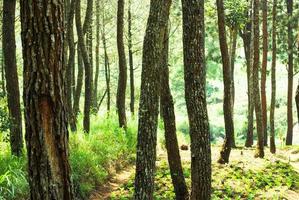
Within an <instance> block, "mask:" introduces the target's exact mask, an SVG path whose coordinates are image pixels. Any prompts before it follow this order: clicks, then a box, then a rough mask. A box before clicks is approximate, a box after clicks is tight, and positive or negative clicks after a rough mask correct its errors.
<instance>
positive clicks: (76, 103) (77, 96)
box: [73, 45, 84, 123]
mask: <svg viewBox="0 0 299 200" xmlns="http://www.w3.org/2000/svg"><path fill="white" fill-rule="evenodd" d="M77 56H78V57H77V59H78V75H77V86H76V93H75V96H74V106H73V108H74V109H73V112H74V115H75V123H77V116H78V114H79V112H80V108H79V106H80V97H81V92H82V87H83V73H84V70H83V61H82V56H81V52H80V47H79V45H77Z"/></svg>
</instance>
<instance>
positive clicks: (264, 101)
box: [261, 0, 268, 146]
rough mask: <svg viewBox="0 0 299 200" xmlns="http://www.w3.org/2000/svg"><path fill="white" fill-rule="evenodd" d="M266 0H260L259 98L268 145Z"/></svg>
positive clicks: (265, 138) (265, 142) (265, 139)
mask: <svg viewBox="0 0 299 200" xmlns="http://www.w3.org/2000/svg"><path fill="white" fill-rule="evenodd" d="M267 6H268V5H267V0H262V7H263V8H262V10H263V61H262V75H261V98H262V122H263V134H264V145H265V146H267V145H268V133H267V96H266V80H267V55H268V30H267V26H268V22H267V12H268V8H267Z"/></svg>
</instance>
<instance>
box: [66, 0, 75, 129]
mask: <svg viewBox="0 0 299 200" xmlns="http://www.w3.org/2000/svg"><path fill="white" fill-rule="evenodd" d="M75 3H76V2H75V0H71V2H70V7H69V12H68V18H67V40H68V47H69V59H68V64H67V69H66V79H67V80H66V95H67V97H66V99H67V108H68V119H69V123H70V127H71V130H72V131H76V130H77V127H76V120H75V116H74V112H73V104H72V93H73V81H72V78H73V69H74V68H75V53H76V52H75V51H76V49H75V43H74V15H75Z"/></svg>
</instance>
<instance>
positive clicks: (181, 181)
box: [160, 31, 189, 200]
mask: <svg viewBox="0 0 299 200" xmlns="http://www.w3.org/2000/svg"><path fill="white" fill-rule="evenodd" d="M168 36H169V35H168V31H166V32H165V37H164V47H163V52H162V54H161V55H162V59H161V60H162V63H161V73H160V76H161V85H160V89H161V90H160V95H161V96H160V99H161V100H160V102H161V108H162V109H161V112H162V113H161V114H162V116H163V121H164V129H165V144H166V150H167V158H168V165H169V168H170V174H171V179H172V183H173V186H174V191H175V196H176V199H177V200H181V199H183V200H185V199H188V198H189V194H188V188H187V185H186V181H185V178H184V173H183V168H182V163H181V156H180V149H179V145H178V139H177V135H176V122H175V112H174V102H173V98H172V95H171V91H170V86H169V68H168V54H169V39H168Z"/></svg>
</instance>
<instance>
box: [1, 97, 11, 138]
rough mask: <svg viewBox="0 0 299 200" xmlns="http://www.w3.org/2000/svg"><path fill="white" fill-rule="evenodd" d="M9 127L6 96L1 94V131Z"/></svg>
mask: <svg viewBox="0 0 299 200" xmlns="http://www.w3.org/2000/svg"><path fill="white" fill-rule="evenodd" d="M8 129H9V114H8V108H7V101H6V98H5V97H3V96H2V95H1V94H0V133H1V132H2V133H3V132H6V131H7V130H8Z"/></svg>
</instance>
